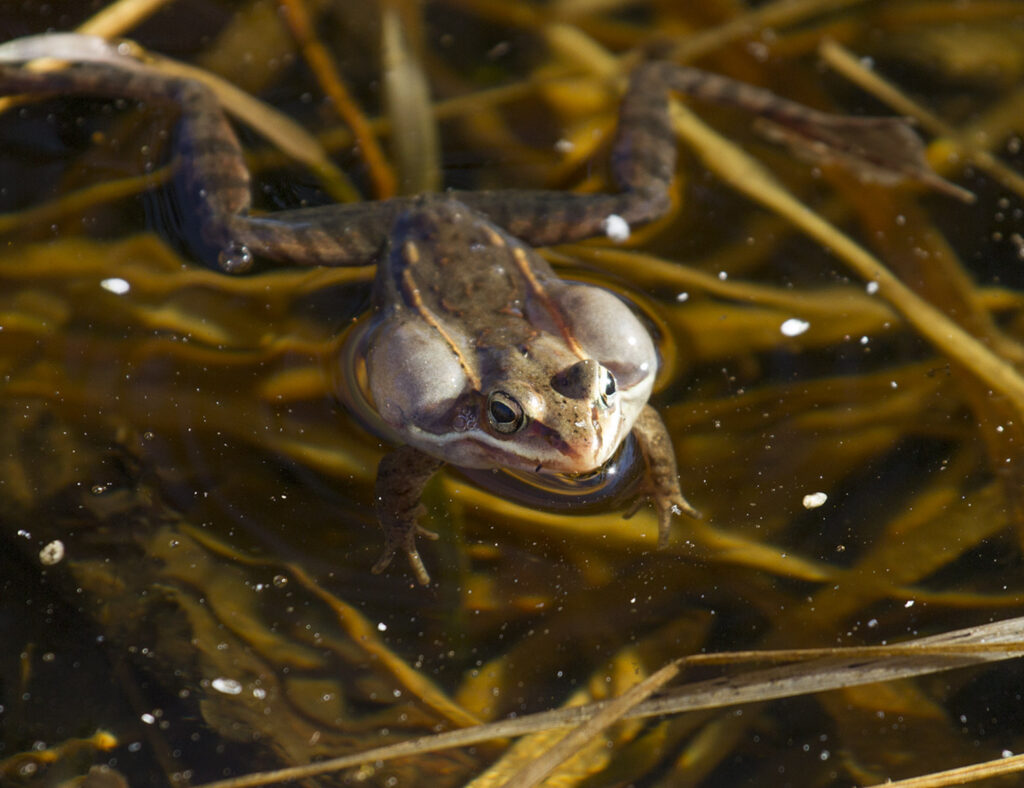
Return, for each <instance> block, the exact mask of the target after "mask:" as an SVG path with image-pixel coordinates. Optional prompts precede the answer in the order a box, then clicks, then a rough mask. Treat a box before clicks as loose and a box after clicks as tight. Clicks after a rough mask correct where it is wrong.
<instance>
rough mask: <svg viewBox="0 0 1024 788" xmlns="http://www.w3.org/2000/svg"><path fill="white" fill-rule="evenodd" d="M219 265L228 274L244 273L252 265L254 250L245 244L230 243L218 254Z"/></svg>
mask: <svg viewBox="0 0 1024 788" xmlns="http://www.w3.org/2000/svg"><path fill="white" fill-rule="evenodd" d="M217 265H219V266H220V268H221V270H222V271H224V272H225V273H228V274H241V273H244V272H246V271H248V270H249V269H250V268H251V267H252V252H250V251H249V247H247V246H245V244H236V243H231V244H228V245H227V246H225V247H224V248H223V249H221V250H220V254H218V255H217Z"/></svg>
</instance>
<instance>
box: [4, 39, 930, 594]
mask: <svg viewBox="0 0 1024 788" xmlns="http://www.w3.org/2000/svg"><path fill="white" fill-rule="evenodd" d="M672 91H677V92H682V93H687V94H689V95H693V96H696V97H699V98H702V99H705V100H710V101H714V102H718V103H724V104H731V105H735V106H739V107H742V108H745V109H747V110H749V111H752V112H755V113H756V114H757V115H758V116H759V117H761V118H763V119H767V120H769V121H771V123H772V124H773V125H774V127H775V128H776V129H781V130H782V132H781V134H783V135H784V136H786V138H787V139H788V140H789V141H790V142H792V141H793V140H794V139H795V140H798V141H801V142H802V144H803V145H805V147H807V148H808V149H809V150H812V151H813V152H814V153H815V154H816V155H818V156H819V158H824V159H828V160H832V161H843V162H845V163H847V164H851V163H853V164H854V166H855V168H859V169H861V170H862V171H872V172H873V173H875V174H877V172H879V171H881V172H885V173H888V174H890V175H891V174H892V173H893V172H895V173H896V174H904V175H906V174H909V175H911V176H912V177H918V178H919V179H921V180H926V181H928V182H930V183H932V185H938V184H944V182H941V181H939V182H938V184H937V183H936V179H935V178H933V176H931V174H930V173H927V172H925V174H924V175H922V172H921V171H922V170H923V169H924V168H923V166H922V165H921V163H920V161H921V160H920V150H919V148H920V145H919V143H918V142H917V140H916V137H915V136H914V135H913V134H912V132H910V131H909V129H908V128H907V127H906V125H905V124H903V123H902V122H901V121H899V120H896V119H891V118H863V119H858V118H837V117H835V116H829V115H824V114H822V113H819V112H815V111H813V110H810V109H807V108H806V107H802V106H800V105H797V104H794V103H792V102H789V101H786V100H784V99H781V98H779V97H777V96H774V95H773V94H771V93H768V92H766V91H764V90H760V89H758V88H754V87H751V86H749V85H744V84H742V83H737V82H734V81H732V80H730V79H727V78H725V77H721V76H718V75H714V74H709V73H707V72H703V71H699V70H696V69H692V68H687V67H682V66H677V65H674V64H671V63H664V62H651V63H644V64H642V65H640V66H639V67H638V68H637V69H636V70H635V71H634V72H633V74H632V75H631V79H630V84H629V88H628V90H627V92H626V94H625V97H624V99H623V102H622V106H621V111H620V124H619V131H618V134H617V138H616V142H615V146H614V149H613V153H612V169H613V174H614V176H615V180H616V182H617V184H618V186H619V188H620V190H621V191H620V192H619V193H617V194H596V195H594V194H588V195H580V194H570V193H563V192H545V191H500V192H450V193H446V195H444V196H437V195H435V196H423V197H415V198H396V199H393V200H388V201H382V202H373V203H363V204H357V205H331V206H323V207H318V208H308V209H300V210H291V211H283V212H278V213H275V214H273V215H271V216H265V217H254V216H250V215H249V213H248V211H249V208H250V204H251V194H250V177H249V172H248V170H247V169H246V166H245V162H244V159H243V156H242V150H241V147H240V145H239V143H238V140H237V138H236V137H235V134H234V132H233V131H232V129H231V127H230V124H229V123H228V121H227V119H226V118H225V116H224V113H223V111H222V110H221V108H220V107H219V105H218V103H217V100H216V98H215V97H214V96H213V94H212V93H211V92H210V91H209V90H208V89H207V88H206V87H204V86H202V85H201V84H199V83H197V82H195V81H192V80H189V79H185V78H176V77H169V76H167V75H165V74H161V73H158V72H156V71H155V70H153V69H150V68H147V67H145V66H142V65H140V64H138V63H136V62H135V61H131V60H128V59H127V58H125V59H123V60H120V61H118V60H116V59H115V62H89V63H83V64H78V65H72V66H70V67H68V68H66V69H64V70H61V71H55V72H46V73H40V72H35V71H30V70H25V69H21V68H18V67H13V66H8V65H0V92H3V93H15V92H31V93H37V94H38V93H44V94H92V95H101V96H111V97H113V96H117V97H128V98H138V99H144V100H147V101H152V100H157V99H163V100H166V101H168V102H171V103H174V104H176V105H177V106H178V107H179V108H180V111H181V119H180V122H179V128H178V135H177V140H176V149H177V153H178V155H179V157H180V160H181V165H182V166H181V168H180V169H181V179H182V188H183V192H184V193H183V200H184V201H185V203H184V204H187V205H190V206H194V207H193V209H194V210H195V212H196V214H197V216H198V222H199V225H200V227H201V228H202V239H203V241H204V243H205V244H207V245H208V246H209V247H210V248H212V249H214V250H216V254H217V263H218V264H219V265H220V267H221V268H223V269H224V270H227V271H231V272H237V271H241V270H244V268H245V267H246V266H247V265H248V263H249V261H251V258H252V256H254V255H255V256H259V257H263V258H268V259H270V260H274V261H278V262H283V263H289V264H295V265H326V266H335V265H363V264H366V263H367V262H373V261H377V262H378V276H377V279H376V282H375V285H374V301H375V310H376V312H377V318H376V319H377V328H376V329H375V333H374V334H373V335H372V337H371V342H370V348H369V353H368V367H369V371H370V377H371V381H370V383H371V389H373V395H374V399H375V402H376V405H377V407H378V409H379V410H380V412H381V416H382V418H384V420H385V421H386V422H388V423H389V424H390V425H391V426H392V427H394V428H395V430H396V431H397V432H398V434H400V435H401V436H402V437H403V438H404V439H406V440H407V442H408V443H409V444H410V445H407V446H403V447H401V448H399V449H397V450H395V451H393V452H392V453H390V454H388V455H387V456H385V457H384V459H383V460H382V461H381V463H380V466H379V468H378V473H377V483H376V487H375V496H376V506H375V511H376V514H377V518H378V520H379V522H380V524H381V527H382V528H383V530H384V537H385V549H384V553H383V555H382V557H381V558H380V560H379V561H378V562H377V564H376V565H375V566H374V571H375V572H380V571H382V570H383V569H384V568H386V567H387V566H388V564H389V563H390V561H391V559H392V557H393V556H394V554H395V553H397V552H402V553H405V554H406V556H407V557H408V559H409V562H410V565H411V567H412V569H413V572H414V574H415V575H416V578H417V580H418V581H419V582H421V583H423V584H426V583H428V582H429V575H428V573H427V570H426V568H425V566H424V564H423V561H422V560H421V558H420V556H419V553H418V551H417V549H416V544H415V537H416V536H417V535H423V536H428V537H430V538H436V537H435V535H434V534H433V533H431V532H430V531H427V530H425V529H424V528H422V527H421V526H420V525H419V524H418V518H419V517H420V516H421V515H422V513H423V507H422V505H421V504H420V496H421V494H422V492H423V488H424V486H425V485H426V483H427V482H428V480H429V479H430V478H431V476H432V475H433V474H434V473H435V472H436V471H437V469H438V468H440V466H441V465H442V464H444V462H452V463H453V464H456V465H462V466H464V467H508V468H516V469H525V470H534V471H542V472H551V473H558V472H570V473H576V472H585V471H590V470H594V469H595V468H597V467H600V465H602V464H603V463H604V462H605V461H606V460H607V458H608V457H609V456H611V454H612V453H613V452H614V450H615V448H616V447H617V446H618V444H619V443H620V442H621V441H622V440H623V439H624V438H625V437H626V435H627V434H629V433H630V432H632V434H633V436H634V437H635V439H636V440H637V443H638V446H639V448H640V451H641V454H642V456H643V459H644V462H645V465H646V474H645V481H644V482H643V484H642V487H641V489H640V490H639V498H638V501H637V504H636V505H635V506H634V507H633V508H632V509H631V511H630V514H632V513H633V512H635V511H636V509H637V508H638V507H639V505H640V504H641V503H642V502H643V501H644V500H646V499H648V498H650V499H652V500H653V501H654V503H655V506H656V509H657V511H658V522H659V544H660V545H662V546H664V545H665V544H666V543H667V541H668V536H669V528H670V525H671V521H672V517H673V515H675V514H680V513H686V514H688V515H690V516H696V514H697V513H696V511H695V510H694V509H693V508H692V507H691V506H690V505H689V503H687V501H686V499H685V498H684V497H683V495H682V492H681V490H680V488H679V481H678V473H677V469H676V460H675V454H674V451H673V448H672V442H671V439H670V437H669V435H668V432H667V431H666V429H665V425H664V423H663V422H662V420H661V418H660V417H659V416H658V414H657V412H656V411H655V410H654V409H653V408H652V407H651V406H650V405H648V404H647V398H648V396H649V394H650V390H651V385H652V383H653V377H654V374H655V371H656V370H655V367H656V356H655V353H654V349H653V344H651V340H650V337H649V336H647V334H646V331H644V330H643V328H642V327H641V326H640V324H639V323H638V322H637V321H636V318H635V317H634V316H633V315H632V313H631V312H629V310H628V308H626V307H625V306H623V305H622V304H621V303H620V302H618V301H617V300H616V299H615V298H614V297H613V296H611V295H609V294H607V293H605V292H604V291H601V290H600V289H598V288H592V287H584V286H582V285H571V284H567V283H565V282H562V281H561V280H559V279H558V278H557V276H556V275H555V274H554V272H553V271H552V270H551V268H550V267H549V266H548V265H547V263H546V262H544V261H543V260H542V259H541V258H540V257H538V256H537V255H536V254H535V253H534V252H533V251H532V249H531V248H530V247H534V246H543V245H549V244H556V243H565V242H568V241H574V240H579V239H583V238H588V237H592V236H596V235H602V234H603V233H604V232H605V222H606V221H607V220H608V218H609V216H612V215H615V216H618V217H621V218H622V219H623V220H625V222H626V223H628V224H629V225H633V224H637V223H642V222H647V221H650V220H652V219H655V218H657V217H658V216H660V215H661V214H662V213H663V212H664V211H665V210H666V208H667V207H668V204H669V186H670V182H671V179H672V177H673V174H674V170H675V161H676V149H675V139H674V136H673V133H672V130H671V127H670V123H669V115H668V101H667V100H668V95H669V93H670V92H672ZM865 140H866V141H867V143H865ZM915 146H916V147H915ZM203 251H204V250H197V252H198V253H200V254H202V253H203ZM205 251H206V252H207V253H208V249H207V250H205Z"/></svg>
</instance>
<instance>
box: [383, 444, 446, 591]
mask: <svg viewBox="0 0 1024 788" xmlns="http://www.w3.org/2000/svg"><path fill="white" fill-rule="evenodd" d="M442 464H443V463H442V462H441V460H438V459H436V458H434V457H431V456H430V455H428V454H424V453H423V452H421V451H420V450H419V449H414V448H413V447H412V446H402V447H400V448H398V449H395V450H394V451H393V452H391V453H390V454H386V455H385V456H384V457H383V459H381V461H380V465H378V466H377V482H376V484H375V485H374V497H375V498H376V505H375V507H374V509H375V511H376V514H377V520H378V522H379V523H380V527H381V528H382V529H383V530H384V552H383V553H382V554H381V557H380V558H379V559H378V560H377V563H375V564H374V565H373V572H374V574H379V573H380V572H383V571H384V570H385V569H387V568H388V566H389V565H390V564H391V559H392V558H394V556H395V554H396V553H399V552H403V553H405V555H406V557H407V558H408V559H409V566H410V567H411V568H412V571H413V574H414V575H416V580H417V581H419V583H420V584H421V585H429V584H430V573H429V572H427V568H426V566H424V564H423V559H422V558H420V553H419V550H417V549H416V537H417V536H422V537H424V538H426V539H437V534H436V533H434V532H433V531H430V530H428V529H426V528H424V527H423V526H422V525H420V524H419V518H420V517H421V516H422V515H423V514H424V511H425V510H424V508H423V504H421V503H420V496H421V495H422V494H423V488H424V487H425V486H426V484H427V482H428V481H429V480H430V477H431V476H433V475H434V473H435V472H436V471H437V469H438V468H440V467H441V465H442Z"/></svg>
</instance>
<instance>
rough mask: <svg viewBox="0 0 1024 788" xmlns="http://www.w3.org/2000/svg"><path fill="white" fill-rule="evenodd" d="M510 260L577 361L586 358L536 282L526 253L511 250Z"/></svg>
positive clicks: (543, 290) (563, 319) (558, 310)
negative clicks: (514, 263)
mask: <svg viewBox="0 0 1024 788" xmlns="http://www.w3.org/2000/svg"><path fill="white" fill-rule="evenodd" d="M512 259H513V260H515V261H516V266H518V268H519V272H520V273H521V274H522V275H523V278H524V279H526V281H527V283H528V284H529V285H530V289H531V290H532V291H533V294H534V295H535V296H536V297H537V298H538V299H539V300H540V301H541V303H543V304H544V306H545V307H546V308H547V310H548V313H549V314H550V315H551V318H552V320H554V321H555V325H557V326H558V331H559V333H561V335H562V339H563V340H565V344H566V345H567V346H568V347H569V350H571V351H572V352H573V353H574V354H575V355H576V356H577V358H579V359H581V360H582V359H585V358H588V356H587V354H586V353H584V352H583V348H581V347H580V345H579V343H578V342H577V341H576V337H574V336H573V335H572V331H570V330H569V325H568V324H567V323H566V322H565V318H564V316H563V315H562V310H561V309H559V308H558V307H557V306H555V304H554V302H553V301H552V300H551V298H550V297H549V296H548V292H547V290H545V289H544V285H542V284H541V283H540V282H538V281H537V277H536V276H535V275H534V273H533V267H532V266H531V265H530V260H529V259H528V258H527V256H526V251H525V250H524V249H523V248H522V247H519V246H517V247H515V248H513V249H512Z"/></svg>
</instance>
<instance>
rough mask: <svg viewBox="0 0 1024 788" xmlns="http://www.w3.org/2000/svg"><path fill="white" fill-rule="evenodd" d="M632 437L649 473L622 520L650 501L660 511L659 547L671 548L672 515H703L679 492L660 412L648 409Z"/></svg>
mask: <svg viewBox="0 0 1024 788" xmlns="http://www.w3.org/2000/svg"><path fill="white" fill-rule="evenodd" d="M633 436H634V437H635V438H636V440H637V444H638V445H639V447H640V452H641V453H642V454H643V458H644V462H645V463H646V464H647V473H646V474H645V476H644V481H643V483H642V485H641V487H640V490H639V491H638V492H637V497H636V498H635V499H634V501H633V503H632V505H631V506H630V507H629V509H628V510H626V513H625V515H623V516H624V517H627V518H629V517H632V516H633V515H634V514H636V513H637V512H638V511H639V510H640V507H641V506H643V505H644V504H645V503H646V502H647V501H649V500H650V501H653V502H654V505H655V507H656V508H657V510H658V547H659V548H662V547H665V546H667V545H668V537H669V531H670V529H671V527H672V517H673V515H677V514H685V515H687V516H688V517H693V518H699V517H700V516H701V515H700V512H698V511H697V510H696V509H694V508H693V506H692V505H691V504H690V502H689V501H687V500H686V498H684V497H683V493H682V491H681V490H680V489H679V473H678V471H677V469H676V457H675V452H674V451H673V449H672V439H671V438H670V437H669V434H668V430H667V429H665V422H663V421H662V420H661V416H659V415H658V411H656V410H655V409H654V408H652V407H651V406H650V405H645V406H644V408H643V410H642V411H640V416H639V417H638V418H637V420H636V424H634V425H633Z"/></svg>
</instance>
